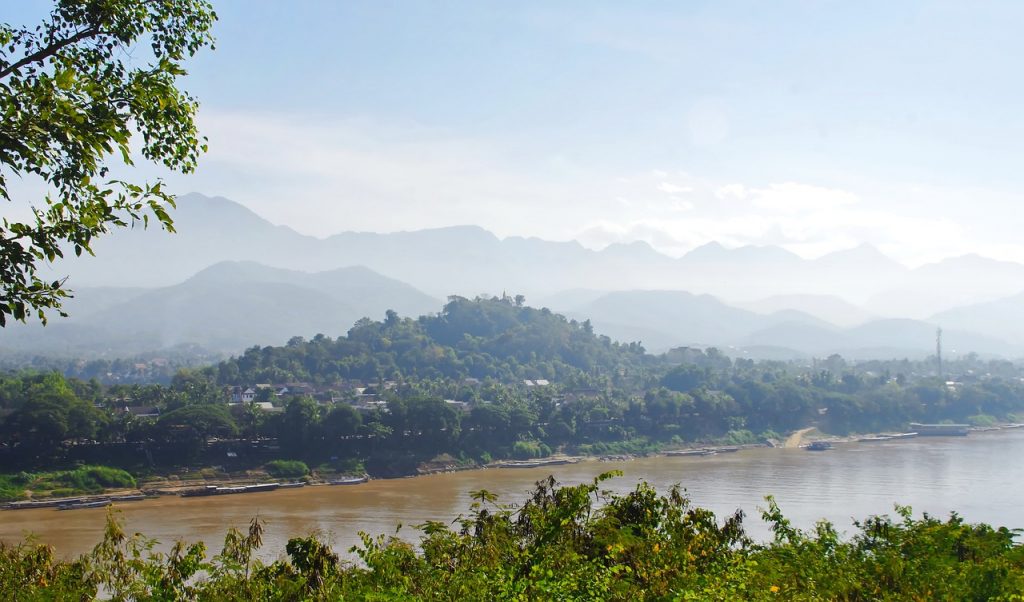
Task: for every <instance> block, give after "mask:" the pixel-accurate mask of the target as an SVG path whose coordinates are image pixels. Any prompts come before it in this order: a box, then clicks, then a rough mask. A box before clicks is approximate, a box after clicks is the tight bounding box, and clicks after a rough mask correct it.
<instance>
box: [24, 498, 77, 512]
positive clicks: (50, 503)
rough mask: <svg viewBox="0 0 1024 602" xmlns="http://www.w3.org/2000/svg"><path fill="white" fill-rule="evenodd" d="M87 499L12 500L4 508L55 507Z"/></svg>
mask: <svg viewBox="0 0 1024 602" xmlns="http://www.w3.org/2000/svg"><path fill="white" fill-rule="evenodd" d="M83 501H85V500H84V499H82V498H77V497H76V498H62V499H56V500H26V501H22V502H11V503H9V504H5V505H4V510H32V509H34V508H53V507H56V506H65V505H69V504H77V503H79V502H83Z"/></svg>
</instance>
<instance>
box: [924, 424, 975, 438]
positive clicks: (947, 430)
mask: <svg viewBox="0 0 1024 602" xmlns="http://www.w3.org/2000/svg"><path fill="white" fill-rule="evenodd" d="M910 428H912V429H914V431H916V432H917V434H918V435H920V436H922V437H966V436H967V433H968V432H970V429H971V425H969V424H921V423H919V422H911V423H910Z"/></svg>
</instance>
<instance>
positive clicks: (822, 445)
mask: <svg viewBox="0 0 1024 602" xmlns="http://www.w3.org/2000/svg"><path fill="white" fill-rule="evenodd" d="M804 449H806V450H807V451H825V450H829V449H832V443H830V442H828V441H812V442H811V443H810V445H808V446H807V447H805V448H804Z"/></svg>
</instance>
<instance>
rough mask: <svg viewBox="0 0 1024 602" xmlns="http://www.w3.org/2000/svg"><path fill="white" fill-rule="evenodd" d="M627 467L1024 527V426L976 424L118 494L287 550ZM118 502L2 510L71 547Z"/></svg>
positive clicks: (832, 513) (659, 476) (13, 529)
mask: <svg viewBox="0 0 1024 602" xmlns="http://www.w3.org/2000/svg"><path fill="white" fill-rule="evenodd" d="M612 469H618V470H621V471H623V472H624V473H625V475H624V476H622V477H618V478H615V479H613V480H611V481H608V482H606V483H605V486H606V487H605V488H607V489H611V490H613V491H618V492H625V491H628V490H630V489H632V488H633V487H634V486H635V485H636V483H637V482H638V481H640V480H646V481H647V482H649V483H651V484H652V485H654V486H655V487H656V488H657V489H659V490H661V491H665V490H667V489H668V488H669V487H670V486H671V485H672V484H674V483H680V484H681V485H683V486H684V487H685V488H686V489H687V491H688V493H689V495H690V496H691V498H692V500H693V502H694V503H695V504H697V505H699V506H703V507H706V508H710V509H712V510H714V511H715V512H716V513H717V514H718V515H719V516H720V517H721V516H724V515H726V514H730V513H732V512H733V511H735V510H736V509H737V508H739V509H742V510H744V511H745V512H746V513H747V517H748V518H747V529H748V531H749V532H750V533H751V534H752V535H753V536H755V537H756V538H761V539H764V538H767V537H768V535H769V530H768V528H767V526H766V525H765V524H764V523H763V522H762V521H761V520H760V518H759V513H758V509H759V508H761V507H764V505H765V503H764V500H763V498H764V496H765V495H767V494H771V495H774V496H775V498H776V499H777V500H778V502H779V504H780V506H781V507H782V510H783V512H784V513H785V514H786V515H787V516H788V517H789V518H790V519H791V520H792V521H793V522H794V523H795V524H796V525H797V526H799V527H803V528H807V527H811V526H813V524H814V522H815V521H817V520H818V519H821V518H827V519H829V520H832V521H833V522H834V523H835V524H836V526H837V527H838V528H839V529H840V531H846V532H847V533H849V532H851V531H852V526H851V520H852V519H853V518H864V517H866V516H868V515H871V514H882V513H892V511H893V504H895V503H899V504H903V505H910V506H912V507H913V509H914V511H915V514H918V515H919V514H920V513H921V512H922V511H926V512H929V513H931V514H933V515H938V516H946V515H948V513H949V512H950V511H952V510H955V511H957V512H958V513H960V514H961V515H962V516H964V517H965V518H966V519H967V520H969V521H971V522H987V523H991V524H994V525H998V526H1007V527H1011V528H1016V527H1024V503H1022V501H1021V500H1024V429H1015V430H1006V431H994V432H986V433H972V434H971V435H970V436H968V437H966V438H962V437H949V438H944V437H936V438H917V439H907V440H900V441H889V442H876V443H851V444H844V445H838V446H837V447H836V448H835V449H833V450H830V451H826V452H807V451H804V450H799V449H753V450H743V451H740V452H737V453H731V454H720V455H716V456H710V457H652V458H642V459H638V460H633V461H628V462H597V461H586V462H580V463H578V464H571V465H564V466H553V467H548V468H543V469H540V468H538V469H487V470H473V471H464V472H457V473H450V474H439V475H431V476H424V477H416V478H409V479H392V480H377V481H371V482H369V483H365V484H362V485H353V486H335V487H331V486H321V487H305V488H302V489H291V490H279V491H274V492H268V493H252V494H245V495H232V496H220V497H206V498H202V497H200V498H179V497H162V498H157V499H153V500H147V501H143V502H125V503H120V504H116V508H117V509H118V510H119V511H120V512H121V513H122V516H123V518H124V521H125V523H126V527H127V529H128V530H129V531H131V532H136V531H138V532H141V533H144V534H145V535H147V536H149V537H152V538H155V539H157V540H159V542H160V546H159V547H160V548H164V549H165V548H166V547H168V546H169V545H170V544H171V543H173V542H174V541H175V540H177V539H184V540H186V541H195V540H203V541H205V542H207V544H208V546H209V547H210V549H211V552H216V551H219V549H220V544H221V542H222V541H223V536H224V532H225V530H226V529H227V527H228V526H231V525H234V526H237V527H239V528H241V529H244V528H245V527H246V526H247V525H248V523H249V520H250V519H251V518H252V517H253V516H259V517H260V518H261V519H262V520H264V521H265V523H266V533H265V536H264V547H263V550H262V552H261V556H262V557H263V558H265V559H273V558H276V557H277V556H279V555H280V554H282V553H283V552H284V545H285V543H286V542H287V540H288V538H289V537H293V536H296V535H305V534H308V533H311V532H319V533H321V534H323V535H325V536H326V537H327V538H328V539H329V540H330V541H331V542H332V544H333V545H334V546H335V548H336V549H337V550H338V551H339V552H342V553H343V554H344V553H345V552H346V550H348V548H350V547H351V546H352V545H354V544H355V543H356V542H357V541H358V536H357V533H358V532H359V531H365V532H368V533H370V534H374V535H375V534H379V533H385V534H389V535H390V534H394V533H396V528H397V526H398V525H399V524H401V525H404V526H403V527H402V528H401V529H400V530H398V531H397V532H398V534H399V536H402V537H405V538H407V539H409V540H412V541H415V540H416V539H417V538H418V532H417V531H416V530H415V529H413V528H412V525H416V524H419V523H422V522H424V521H426V520H452V519H453V518H455V517H456V516H458V515H459V514H460V513H461V512H465V511H466V509H467V508H468V506H469V504H470V501H471V500H470V498H469V492H470V491H473V490H478V489H487V490H489V491H491V492H493V493H496V494H498V495H499V496H500V500H501V501H504V502H507V503H519V502H522V501H523V500H524V499H525V498H526V497H527V495H528V492H529V491H530V490H531V489H532V485H533V483H534V482H535V481H537V480H538V479H541V478H544V477H546V476H547V475H548V474H553V475H554V476H555V477H556V478H557V479H558V480H559V481H561V482H563V483H566V484H577V483H581V482H585V481H589V480H591V479H593V478H594V477H595V476H596V475H598V474H600V473H602V472H604V471H608V470H612ZM105 515H106V510H105V509H102V508H101V509H90V510H74V511H68V512H61V511H57V510H54V509H38V510H18V511H4V512H0V541H3V542H7V543H16V542H18V541H21V540H23V539H24V537H25V536H26V535H28V534H33V536H34V537H36V538H37V539H38V540H39V541H41V542H44V543H48V544H51V545H53V546H54V547H55V548H56V550H57V552H58V553H59V554H61V555H64V556H68V555H75V554H80V553H83V552H86V551H88V550H89V549H91V548H92V546H93V545H95V544H96V543H97V542H98V541H99V539H100V536H101V534H102V530H103V522H104V518H105Z"/></svg>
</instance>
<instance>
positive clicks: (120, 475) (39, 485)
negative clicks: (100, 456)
mask: <svg viewBox="0 0 1024 602" xmlns="http://www.w3.org/2000/svg"><path fill="white" fill-rule="evenodd" d="M132 487H135V479H134V478H133V477H132V475H130V474H128V473H127V472H125V471H123V470H121V469H118V468H110V467H107V466H80V467H78V468H75V469H73V470H57V471H53V472H39V473H28V472H22V473H19V474H14V475H0V501H13V500H20V499H23V498H25V497H26V492H27V491H31V492H33V494H34V496H35V497H45V496H47V495H50V496H54V497H62V496H69V495H80V494H85V493H100V492H102V491H103V490H105V489H129V488H132Z"/></svg>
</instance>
